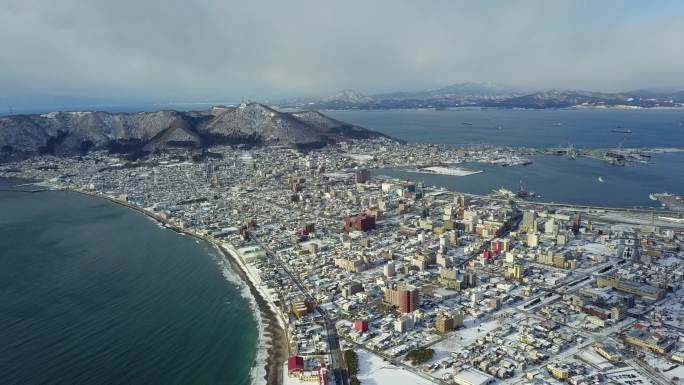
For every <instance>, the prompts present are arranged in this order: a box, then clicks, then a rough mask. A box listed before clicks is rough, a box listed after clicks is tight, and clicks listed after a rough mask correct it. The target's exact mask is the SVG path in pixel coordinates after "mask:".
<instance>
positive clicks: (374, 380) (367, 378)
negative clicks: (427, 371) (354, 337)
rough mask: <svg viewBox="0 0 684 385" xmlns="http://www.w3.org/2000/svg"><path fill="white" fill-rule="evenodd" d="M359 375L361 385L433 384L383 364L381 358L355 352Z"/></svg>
mask: <svg viewBox="0 0 684 385" xmlns="http://www.w3.org/2000/svg"><path fill="white" fill-rule="evenodd" d="M356 353H357V354H358V357H359V373H358V375H357V378H358V379H359V381H361V383H362V384H363V385H387V384H390V385H433V384H434V383H433V382H432V381H430V380H428V379H426V378H423V377H421V376H419V375H417V374H415V373H413V372H410V371H408V370H406V369H402V368H399V367H397V366H394V365H392V364H390V363H389V362H385V361H384V360H383V359H382V358H380V357H378V356H376V355H375V354H371V353H368V352H366V351H365V350H357V351H356Z"/></svg>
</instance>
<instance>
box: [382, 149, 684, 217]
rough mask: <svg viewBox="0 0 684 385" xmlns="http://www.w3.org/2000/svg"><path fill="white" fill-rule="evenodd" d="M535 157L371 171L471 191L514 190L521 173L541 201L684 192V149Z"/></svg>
mask: <svg viewBox="0 0 684 385" xmlns="http://www.w3.org/2000/svg"><path fill="white" fill-rule="evenodd" d="M531 160H532V161H533V163H532V164H531V165H528V166H516V167H502V166H495V165H489V164H473V163H471V164H463V165H459V166H465V167H467V168H469V169H476V170H483V171H484V172H482V173H479V174H474V175H468V176H451V175H437V174H424V173H415V172H408V171H407V169H400V168H395V169H377V170H372V173H373V175H374V176H378V175H384V176H389V177H394V178H399V179H402V180H405V179H409V180H412V181H417V182H423V183H425V184H426V185H428V186H441V187H446V188H448V189H450V190H452V191H460V192H467V193H471V194H489V193H491V192H492V190H495V189H498V188H500V187H503V188H506V189H509V190H511V191H513V192H515V191H518V190H519V185H520V180H521V179H522V182H523V187H524V189H525V190H527V191H533V192H535V193H536V194H539V195H540V196H539V197H537V198H535V200H537V201H542V202H556V203H572V204H580V205H589V206H604V207H648V208H659V207H660V203H659V202H656V201H653V200H651V199H649V197H648V195H649V194H650V193H653V192H663V191H669V192H681V193H684V152H679V153H671V154H662V155H658V156H657V157H656V158H654V159H653V160H652V161H651V162H650V163H649V164H641V163H638V164H635V165H631V166H625V167H619V166H611V165H610V164H608V163H606V162H603V161H599V160H595V159H589V158H578V159H575V160H570V159H567V158H565V157H561V156H535V157H532V158H531ZM677 165H678V166H677ZM599 177H601V179H603V182H601V181H599V179H598V178H599Z"/></svg>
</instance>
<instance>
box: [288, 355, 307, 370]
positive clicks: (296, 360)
mask: <svg viewBox="0 0 684 385" xmlns="http://www.w3.org/2000/svg"><path fill="white" fill-rule="evenodd" d="M303 370H304V357H300V356H292V357H290V358H288V359H287V374H288V375H292V374H295V375H296V373H297V372H301V371H303Z"/></svg>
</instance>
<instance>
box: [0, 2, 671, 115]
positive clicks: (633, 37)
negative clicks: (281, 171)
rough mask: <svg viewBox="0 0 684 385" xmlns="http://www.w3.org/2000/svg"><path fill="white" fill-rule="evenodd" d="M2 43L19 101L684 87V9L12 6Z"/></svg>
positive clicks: (616, 5) (11, 92) (0, 71)
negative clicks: (483, 87)
mask: <svg viewBox="0 0 684 385" xmlns="http://www.w3.org/2000/svg"><path fill="white" fill-rule="evenodd" d="M0 36H2V37H3V39H2V48H1V52H2V53H1V54H0V100H3V101H4V102H5V104H7V103H17V104H21V103H41V102H43V103H44V102H45V100H50V98H53V99H55V100H62V101H65V100H66V101H68V102H70V103H78V102H82V101H83V100H87V101H92V102H103V103H104V102H117V103H125V102H127V101H128V102H138V101H151V102H172V101H173V102H181V101H182V102H204V101H223V100H225V101H235V100H238V101H239V100H241V99H245V98H246V99H251V100H275V99H279V98H288V97H299V96H326V95H330V94H334V93H335V92H337V91H338V90H340V89H355V90H359V91H361V92H363V93H367V94H373V93H380V92H389V91H397V90H422V89H429V88H436V87H441V86H444V85H447V84H452V83H458V82H469V81H474V82H495V83H499V84H504V85H512V86H521V87H525V88H529V89H547V88H569V89H586V90H595V91H622V90H630V89H636V88H646V87H666V88H682V89H684V74H683V71H682V69H683V68H684V40H683V39H684V38H683V37H684V2H683V1H658V2H646V1H626V0H625V1H610V0H606V1H581V0H572V1H570V0H568V1H560V0H559V1H546V0H545V1H533V0H530V1H486V0H483V1H467V2H466V1H456V0H451V1H446V0H444V1H442V0H420V1H418V0H416V1H403V0H345V1H325V0H287V1H283V0H273V1H262V0H245V1H240V2H236V1H232V0H195V1H187V0H108V1H105V0H59V1H54V0H2V1H0ZM65 103H66V102H65Z"/></svg>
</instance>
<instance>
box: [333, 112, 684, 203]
mask: <svg viewBox="0 0 684 385" xmlns="http://www.w3.org/2000/svg"><path fill="white" fill-rule="evenodd" d="M327 113H329V114H330V115H332V116H334V117H335V118H337V119H340V120H344V121H347V122H350V123H354V124H358V125H361V126H364V127H367V128H370V129H374V130H377V131H380V132H383V133H385V134H388V135H390V136H394V137H396V138H400V139H404V140H407V141H409V142H423V143H442V144H452V145H465V144H492V145H498V146H523V147H538V148H549V147H558V146H563V147H565V146H568V145H573V146H575V147H582V148H610V147H616V146H617V145H622V146H623V147H668V148H671V147H678V148H684V110H681V109H677V110H666V109H658V110H656V109H652V110H614V109H611V110H599V109H591V110H540V111H534V110H500V109H458V110H447V111H433V110H390V111H328V112H327ZM463 122H468V123H472V125H464V124H463ZM618 126H619V127H621V129H629V130H632V134H619V133H613V132H611V130H613V129H615V128H616V127H618ZM499 127H500V128H499ZM533 161H534V163H533V164H532V165H529V166H516V167H501V166H492V165H482V164H475V165H470V166H471V167H473V168H477V169H480V170H483V171H484V172H483V173H480V174H476V175H470V176H465V177H457V176H448V175H432V174H417V173H407V172H405V170H402V169H382V170H375V171H374V174H375V175H386V176H392V177H397V178H401V179H411V180H414V181H423V182H425V183H426V184H428V185H436V186H442V187H447V188H449V189H451V190H453V191H462V192H467V193H473V194H488V193H490V192H491V191H492V190H494V189H498V188H499V187H505V188H507V189H509V190H512V191H518V188H519V180H520V179H522V180H523V183H524V186H525V189H526V190H531V191H534V192H536V193H538V194H541V197H539V198H538V200H540V201H545V202H561V203H575V204H585V205H595V206H609V207H634V206H639V207H659V203H658V202H654V201H652V200H650V199H649V198H648V195H649V194H650V193H653V192H664V191H667V192H671V193H676V194H684V153H681V152H679V153H666V154H655V155H654V156H653V158H652V159H651V161H650V162H649V163H647V164H642V163H637V164H630V165H628V166H624V167H620V166H612V165H609V164H607V163H606V162H603V161H600V160H595V159H588V158H577V159H576V160H569V159H566V158H564V157H554V156H536V157H534V158H533ZM598 177H602V179H603V180H604V182H603V183H602V182H600V181H599V180H598Z"/></svg>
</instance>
